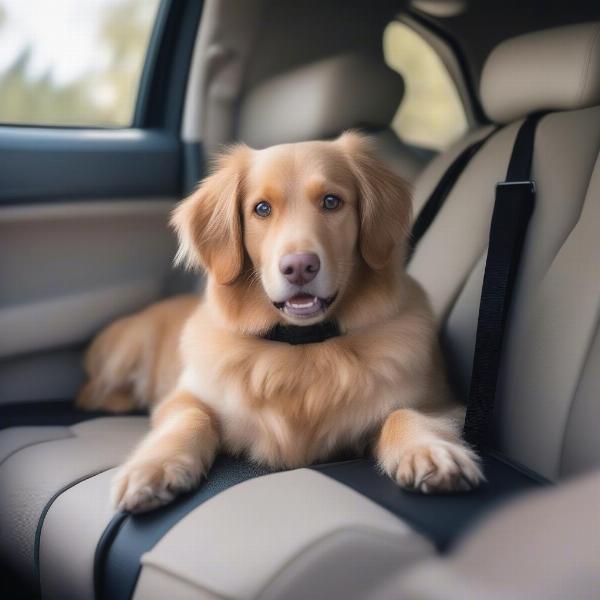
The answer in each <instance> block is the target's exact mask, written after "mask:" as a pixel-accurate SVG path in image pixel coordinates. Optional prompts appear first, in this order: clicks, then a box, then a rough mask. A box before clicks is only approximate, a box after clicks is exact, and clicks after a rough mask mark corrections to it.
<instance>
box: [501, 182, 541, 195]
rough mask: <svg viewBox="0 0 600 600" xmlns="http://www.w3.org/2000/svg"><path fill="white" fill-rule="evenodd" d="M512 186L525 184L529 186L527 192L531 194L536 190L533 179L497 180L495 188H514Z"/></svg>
mask: <svg viewBox="0 0 600 600" xmlns="http://www.w3.org/2000/svg"><path fill="white" fill-rule="evenodd" d="M514 186H526V187H528V188H529V192H530V193H532V194H535V192H536V187H535V181H533V180H526V181H499V182H498V183H497V184H496V189H498V188H512V189H514Z"/></svg>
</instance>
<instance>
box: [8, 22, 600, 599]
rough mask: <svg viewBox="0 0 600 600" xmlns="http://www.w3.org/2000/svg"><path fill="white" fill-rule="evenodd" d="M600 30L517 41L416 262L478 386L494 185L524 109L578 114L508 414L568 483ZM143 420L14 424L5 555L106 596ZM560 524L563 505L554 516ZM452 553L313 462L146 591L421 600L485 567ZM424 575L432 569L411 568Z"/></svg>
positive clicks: (435, 169)
mask: <svg viewBox="0 0 600 600" xmlns="http://www.w3.org/2000/svg"><path fill="white" fill-rule="evenodd" d="M599 36H600V24H586V25H578V26H573V27H565V28H561V29H560V30H554V31H547V32H542V33H538V34H530V35H527V36H523V37H522V38H517V39H515V40H510V41H507V42H505V43H503V44H502V45H501V46H500V47H498V48H497V49H496V50H495V51H494V52H493V53H492V55H491V57H490V58H489V60H488V62H487V64H486V67H485V70H484V74H483V79H482V85H481V96H482V100H483V104H484V108H485V110H486V112H487V113H488V115H489V116H490V117H491V118H492V119H493V120H494V121H496V122H498V123H503V124H506V126H505V127H504V128H503V129H502V130H501V131H499V132H497V133H496V134H495V135H494V136H493V137H492V138H491V139H490V140H489V141H488V142H487V143H486V144H485V145H484V146H483V147H482V149H481V150H480V151H479V152H478V154H477V155H476V156H475V157H474V158H473V159H472V161H471V162H470V164H469V165H468V167H467V168H466V169H465V171H464V172H463V174H462V175H461V177H460V178H459V180H458V182H457V184H456V186H455V187H454V189H453V190H452V192H451V194H450V195H449V197H448V199H447V202H446V203H445V205H444V207H443V209H442V210H441V212H440V213H439V215H438V218H437V219H436V221H435V222H434V224H433V225H432V227H431V229H430V230H429V231H428V233H427V234H426V236H425V237H424V238H423V239H422V241H421V243H420V245H419V246H418V248H417V251H416V253H415V255H414V258H413V261H412V263H411V265H410V271H411V273H412V274H413V275H414V276H415V277H416V278H417V279H418V280H419V281H421V282H422V284H423V285H424V286H425V287H426V289H427V290H428V292H429V293H430V295H431V297H432V302H433V306H434V308H435V311H436V313H437V314H438V315H439V317H440V324H441V334H442V337H443V340H444V344H445V347H446V349H447V354H448V357H449V360H450V364H451V372H452V374H453V375H454V378H455V380H456V385H457V388H458V390H459V391H460V392H462V393H463V394H465V395H466V391H467V388H468V382H469V377H470V365H471V361H472V354H473V343H474V334H475V328H476V321H477V313H478V304H479V294H480V289H481V281H482V274H483V268H484V264H485V254H486V245H487V235H488V230H489V222H490V216H491V211H492V207H493V203H494V186H495V184H496V182H498V181H501V180H502V179H503V178H504V176H505V173H506V168H507V164H508V159H509V156H510V153H511V150H512V145H513V142H514V139H515V135H516V132H517V130H518V128H519V125H520V122H521V120H522V119H523V117H525V116H526V115H527V114H529V113H531V112H534V111H537V110H553V111H561V112H553V113H552V114H549V115H547V116H546V117H544V118H543V119H542V120H541V122H540V124H539V126H538V131H537V135H536V143H535V153H534V161H533V178H534V179H535V181H536V185H537V190H538V194H537V206H536V210H535V214H534V215H533V218H532V221H531V225H530V229H529V233H528V237H527V241H526V246H525V250H524V258H523V263H522V267H521V272H520V276H519V280H518V282H517V286H516V296H515V299H514V303H513V311H512V315H511V321H510V326H509V330H508V335H507V340H506V345H505V352H504V360H503V365H502V373H501V388H500V394H499V399H498V400H499V406H498V419H497V423H498V433H499V439H500V445H501V448H502V450H503V451H504V452H505V453H506V455H507V456H509V457H510V458H512V459H514V460H516V461H518V462H520V463H522V464H524V465H525V466H526V467H529V468H530V469H533V470H534V471H536V472H538V473H540V474H541V475H543V476H545V477H546V478H548V479H550V480H554V481H558V480H561V479H563V478H566V477H569V476H571V475H573V474H576V473H580V472H584V471H588V470H590V469H597V468H598V467H599V466H600V436H599V435H598V425H597V424H598V422H600V403H599V402H598V398H599V397H600V394H599V393H598V392H600V389H599V383H598V378H597V377H596V373H597V372H598V368H599V367H600V336H598V331H597V329H598V314H600V312H599V305H600V284H599V281H600V280H599V279H598V276H597V265H598V264H600V238H599V237H598V234H597V232H598V230H599V228H600V161H599V160H598V159H599V150H600V107H597V106H596V105H600V76H599V73H600V45H599V44H598V43H597V40H598V39H599ZM524 57H526V60H524ZM485 133H486V131H485V130H481V131H478V132H475V133H474V134H472V135H471V136H470V137H469V139H465V140H463V141H462V142H461V143H459V144H457V146H456V147H455V148H452V149H451V150H450V151H449V152H447V153H445V154H444V155H443V156H441V157H439V158H438V159H436V160H435V161H434V162H433V163H432V164H431V165H430V166H429V167H428V168H427V169H426V171H425V172H424V173H423V175H422V177H421V178H420V179H419V181H418V183H417V186H416V194H415V196H416V197H415V201H416V203H417V206H419V205H422V203H423V201H424V199H425V198H426V197H427V196H428V194H429V193H430V191H431V190H432V189H433V187H434V186H435V183H436V182H437V180H438V179H439V177H440V176H441V174H442V173H443V172H444V170H445V168H447V166H448V165H449V164H450V162H451V161H452V160H453V158H454V157H455V156H456V155H457V154H458V153H459V152H460V151H461V149H462V148H464V147H465V146H466V144H468V143H470V141H471V140H472V139H473V138H475V137H478V136H482V135H485ZM270 141H273V140H271V139H270V140H269V142H270ZM120 423H122V424H123V425H120ZM143 428H144V425H143V423H142V422H141V421H139V420H135V419H134V420H128V421H122V420H121V419H113V420H110V419H109V420H102V421H99V422H98V421H92V422H90V423H86V424H84V425H78V426H76V427H74V428H73V427H72V428H70V431H69V432H68V433H67V432H66V431H64V430H62V429H61V430H57V429H51V428H50V429H44V430H43V431H40V430H35V431H34V430H31V429H27V430H26V431H20V432H19V431H15V430H8V431H5V432H3V433H1V434H0V440H2V444H4V445H6V447H9V446H10V450H9V451H7V452H6V453H5V455H4V456H5V460H4V462H2V463H1V464H0V507H2V510H1V511H0V515H1V516H0V528H1V530H0V540H1V541H0V552H1V553H2V558H3V559H4V560H10V561H11V564H12V565H13V566H14V567H15V568H16V569H17V570H18V571H19V572H20V573H21V574H22V575H23V576H24V577H26V578H27V579H29V580H31V579H34V580H35V579H36V578H37V577H38V576H39V579H40V582H41V588H42V593H43V596H44V597H48V598H68V597H77V598H85V597H92V595H93V590H94V582H93V563H94V553H95V551H96V545H97V542H98V539H99V538H100V535H101V532H102V531H103V530H104V527H105V525H106V524H107V522H108V520H109V519H110V517H111V515H110V511H109V510H108V509H107V503H108V489H109V479H110V476H111V474H112V473H111V471H110V470H105V469H108V468H109V467H111V466H114V465H116V464H118V462H119V461H120V460H121V459H122V457H123V455H124V453H125V451H126V447H127V446H128V445H130V444H133V443H134V442H135V441H136V440H137V439H138V438H139V436H140V435H141V433H142V430H143ZM126 430H127V431H126ZM86 431H87V433H85V432H86ZM92 431H93V432H95V433H94V434H93V435H92V433H91V432H92ZM100 431H103V436H102V438H101V439H102V440H104V445H103V444H102V441H101V439H100V437H99V436H100ZM72 434H73V435H75V436H76V437H75V439H73V438H72V437H71V435H72ZM67 436H68V437H67ZM119 436H121V437H119ZM65 438H66V439H65ZM17 440H19V441H17ZM24 440H25V441H24ZM27 440H29V442H28V441H27ZM115 440H120V441H119V442H118V443H117V442H116V441H115ZM29 443H31V444H35V445H28V444H29ZM98 471H103V472H102V473H100V474H96V473H98ZM42 476H43V477H42ZM44 478H47V479H44ZM48 480H49V481H48ZM40 481H45V483H44V484H43V485H39V482H40ZM594 481H595V482H596V483H597V479H595V480H594ZM591 485H592V484H591ZM586 490H587V488H586V487H585V486H584V487H583V492H581V493H583V494H585V493H586ZM579 497H580V496H579ZM582 502H583V503H584V505H585V506H588V505H587V504H585V499H584V500H583V501H582ZM559 506H560V503H559ZM582 510H583V509H582ZM586 510H589V509H588V508H586ZM590 514H593V513H590ZM499 518H501V519H508V520H509V521H510V519H512V518H515V517H510V515H509V516H506V515H504V517H499ZM516 518H517V519H518V518H519V517H516ZM553 521H554V516H553V513H551V512H550V513H549V517H548V526H551V525H552V522H553ZM501 523H504V521H501ZM506 526H507V527H508V525H506ZM490 528H491V529H490ZM490 531H492V532H494V531H497V529H496V530H494V526H493V525H490V526H489V528H488V529H487V530H485V531H484V532H483V533H482V534H481V535H482V539H483V540H484V541H482V542H480V544H481V546H477V544H475V546H472V547H474V548H477V549H478V554H479V556H480V557H481V561H484V562H485V560H486V556H485V553H484V550H482V549H481V548H482V547H483V548H486V547H490V546H489V545H490V544H491V543H492V542H491V541H490V533H489V532H490ZM486 532H487V533H486ZM593 533H594V532H593V529H592V528H590V529H589V530H587V531H583V532H581V536H585V535H586V534H587V535H593ZM473 535H475V536H476V535H477V533H476V532H475V533H474V534H473ZM492 537H493V536H492ZM486 539H487V540H488V541H487V542H486V541H485V540H486ZM592 539H593V538H592ZM587 547H589V544H588V546H587ZM465 548H466V549H465ZM468 548H469V546H468V545H467V546H463V550H461V552H464V553H467V554H468V553H469V552H470V551H469V550H468ZM585 548H586V545H585V544H583V543H582V544H581V549H585ZM577 551H578V548H576V547H573V552H574V553H576V552H577ZM457 556H458V555H457ZM469 556H472V551H471V554H469ZM436 560H437V559H435V550H434V547H433V546H432V544H431V543H430V542H429V541H428V540H427V539H426V537H424V536H423V535H421V534H418V533H416V531H415V530H414V529H413V528H412V527H411V526H410V525H409V524H408V523H405V522H403V521H402V520H400V519H398V518H396V517H395V516H392V515H391V514H390V513H389V512H388V511H387V510H385V509H384V508H382V507H380V506H378V505H377V504H375V503H374V502H372V501H371V500H368V499H366V498H365V497H363V496H361V495H360V494H359V493H357V492H355V491H353V490H352V489H350V488H349V487H346V486H345V485H343V484H341V483H338V482H336V481H334V480H333V479H330V478H328V477H327V476H325V475H323V474H322V473H319V472H316V471H313V470H310V469H299V470H295V471H290V472H286V473H279V474H271V475H265V476H263V477H259V478H255V479H252V480H249V481H246V482H244V483H240V484H238V485H236V486H234V487H229V489H226V490H225V491H223V492H221V493H220V494H218V495H215V496H213V497H212V498H210V499H208V500H207V501H206V502H205V503H204V504H202V505H200V506H199V507H197V508H195V509H194V510H192V511H191V512H189V513H187V514H186V515H185V516H184V517H183V518H181V519H180V520H179V522H177V524H176V525H174V526H173V527H172V528H170V529H169V530H168V531H167V532H166V533H165V534H164V535H162V537H161V539H160V540H159V541H158V542H157V543H156V544H155V545H154V546H153V548H152V549H151V550H150V551H148V552H146V553H145V554H144V555H143V557H142V565H143V568H142V570H141V574H140V576H139V579H138V581H137V584H136V587H135V596H134V597H135V598H138V599H147V598H150V599H152V598H167V597H168V598H192V597H193V598H204V599H208V598H210V599H214V598H224V597H225V598H250V597H252V598H256V597H262V598H287V599H289V598H307V597H311V598H330V597H345V598H366V597H370V596H371V595H372V592H373V591H374V590H375V588H376V587H377V586H380V587H379V591H380V596H379V597H380V598H391V597H398V595H397V594H398V593H399V592H398V590H400V589H402V590H409V591H410V593H409V592H408V591H407V593H406V595H405V596H404V597H408V598H411V597H414V598H421V597H427V598H438V597H439V598H444V597H447V596H445V595H444V589H446V588H444V587H443V584H442V588H439V587H435V585H434V584H432V583H431V582H430V581H429V580H428V576H427V571H426V569H427V568H430V569H432V570H431V573H432V577H433V576H435V574H436V573H438V574H439V573H440V572H441V571H443V572H444V573H446V571H447V572H448V573H450V574H449V575H448V577H447V578H451V576H452V574H453V573H456V572H460V573H462V571H460V569H459V570H458V571H454V570H453V569H455V568H458V567H457V566H456V565H460V564H467V567H465V568H466V570H467V571H468V572H470V573H471V574H472V570H473V569H474V568H475V567H474V566H473V565H472V563H473V561H471V562H470V563H469V561H468V560H466V559H465V561H463V562H461V560H462V559H460V557H457V558H456V562H452V561H453V560H454V559H453V558H450V562H449V563H445V562H444V563H443V564H442V566H441V567H440V566H439V564H438V563H437V562H436ZM430 561H433V562H430ZM591 562H592V563H593V561H591ZM417 563H418V564H419V566H418V567H417V566H416V565H417ZM581 564H584V563H581ZM585 564H586V565H588V564H590V561H588V562H586V563H585ZM423 569H425V571H423ZM469 569H470V570H471V571H469ZM38 571H39V572H38ZM413 572H414V573H417V574H418V575H419V577H417V575H415V578H416V579H414V580H413V579H410V578H407V577H408V574H410V573H413ZM540 573H541V575H540V576H543V570H540ZM405 577H406V578H405ZM441 581H446V580H441ZM589 581H592V578H590V579H589ZM383 583H386V584H389V586H388V587H387V588H384V587H381V585H383ZM432 585H433V587H431V586H432ZM419 586H424V587H422V588H421V587H419ZM427 586H429V587H427ZM456 589H458V590H460V588H456ZM566 589H567V591H568V590H570V589H571V588H568V587H567V588H566ZM573 589H575V588H573ZM415 590H416V591H415ZM482 590H483V592H482V595H480V596H479V597H483V598H486V597H490V598H492V597H495V596H494V594H495V588H494V586H493V585H492V586H488V587H485V586H484V587H483V588H482ZM335 594H337V596H336V595H335ZM381 594H383V595H381ZM567 596H568V594H567ZM451 597H452V596H451ZM454 597H461V596H460V595H459V594H458V592H457V593H456V594H455V596H454ZM462 597H464V596H462Z"/></svg>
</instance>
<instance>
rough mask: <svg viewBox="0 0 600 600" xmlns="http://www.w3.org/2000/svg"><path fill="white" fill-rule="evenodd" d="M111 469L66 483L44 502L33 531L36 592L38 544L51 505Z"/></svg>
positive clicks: (95, 472) (40, 585) (39, 583)
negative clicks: (77, 486) (70, 491)
mask: <svg viewBox="0 0 600 600" xmlns="http://www.w3.org/2000/svg"><path fill="white" fill-rule="evenodd" d="M113 468H114V467H107V468H106V469H100V470H99V471H94V472H93V473H88V474H87V475H83V476H82V477H79V478H77V479H75V481H71V482H70V483H67V484H66V485H64V486H63V487H62V488H60V489H59V490H58V491H57V492H55V493H54V494H53V495H52V496H51V497H50V499H49V500H48V501H47V502H46V504H45V505H44V508H43V510H42V512H41V514H40V517H39V519H38V524H37V527H36V529H35V539H34V544H33V579H34V582H36V583H37V588H38V590H40V591H41V589H42V582H41V573H40V543H41V539H42V528H43V526H44V520H45V519H46V515H47V514H48V511H49V510H50V508H52V505H53V504H54V502H55V500H57V499H58V497H59V496H61V495H62V494H64V493H65V492H67V491H68V490H70V489H71V488H73V487H75V486H76V485H79V484H80V483H83V482H84V481H86V480H87V479H91V478H92V477H96V475H100V474H102V473H104V472H106V471H110V470H111V469H113Z"/></svg>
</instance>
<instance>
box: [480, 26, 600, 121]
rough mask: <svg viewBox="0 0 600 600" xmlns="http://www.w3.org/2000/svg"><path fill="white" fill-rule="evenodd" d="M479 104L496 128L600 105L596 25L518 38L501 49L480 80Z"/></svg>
mask: <svg viewBox="0 0 600 600" xmlns="http://www.w3.org/2000/svg"><path fill="white" fill-rule="evenodd" d="M481 101H482V103H483V108H484V110H485V112H486V113H487V115H488V117H490V119H492V120H493V121H496V122H498V123H507V122H509V121H514V120H517V119H520V118H522V117H524V116H526V115H528V114H530V113H533V112H537V111H540V110H572V109H578V108H585V107H587V106H594V105H596V104H600V23H598V22H594V23H583V24H581V25H570V26H567V27H558V28H556V29H547V30H544V31H537V32H535V33H529V34H526V35H521V36H519V37H515V38H512V39H510V40H506V41H505V42H502V43H501V44H499V45H498V46H497V47H496V48H495V49H494V50H493V51H492V53H491V54H490V55H489V57H488V59H487V61H486V63H485V66H484V68H483V73H482V77H481Z"/></svg>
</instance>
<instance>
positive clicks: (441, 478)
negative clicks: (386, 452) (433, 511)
mask: <svg viewBox="0 0 600 600" xmlns="http://www.w3.org/2000/svg"><path fill="white" fill-rule="evenodd" d="M393 476H394V478H395V479H396V481H397V482H398V483H399V484H400V485H401V486H402V487H405V488H407V489H411V490H414V491H418V492H421V493H423V494H435V493H444V492H466V491H469V490H471V489H474V488H476V487H477V486H478V485H479V484H480V483H481V482H482V481H484V476H483V472H482V471H481V467H480V465H479V459H478V458H477V455H476V454H475V453H474V452H473V451H472V450H469V449H468V448H467V447H465V446H462V445H460V444H456V443H450V442H444V441H435V442H430V443H428V444H422V445H415V446H413V447H411V448H408V449H407V450H405V451H404V452H403V453H402V456H400V458H399V461H398V464H397V467H396V470H395V473H394V474H393Z"/></svg>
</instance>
